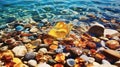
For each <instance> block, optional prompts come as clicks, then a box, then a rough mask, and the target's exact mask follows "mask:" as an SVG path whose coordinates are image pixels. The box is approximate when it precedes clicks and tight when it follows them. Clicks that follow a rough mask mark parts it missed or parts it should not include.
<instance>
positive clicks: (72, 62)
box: [66, 59, 75, 66]
mask: <svg viewBox="0 0 120 67" xmlns="http://www.w3.org/2000/svg"><path fill="white" fill-rule="evenodd" d="M66 61H67V64H68V65H69V66H74V65H75V60H74V59H67V60H66Z"/></svg>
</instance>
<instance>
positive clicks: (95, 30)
mask: <svg viewBox="0 0 120 67" xmlns="http://www.w3.org/2000/svg"><path fill="white" fill-rule="evenodd" d="M88 33H90V34H91V35H93V36H96V37H100V36H103V35H104V28H103V27H102V26H98V25H94V26H92V27H91V28H90V29H89V30H88Z"/></svg>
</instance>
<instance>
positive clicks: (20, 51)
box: [12, 46, 27, 57]
mask: <svg viewBox="0 0 120 67" xmlns="http://www.w3.org/2000/svg"><path fill="white" fill-rule="evenodd" d="M12 51H13V52H14V54H15V56H18V57H22V56H24V55H25V54H26V53H27V49H26V47H25V46H16V47H14V48H13V49H12Z"/></svg>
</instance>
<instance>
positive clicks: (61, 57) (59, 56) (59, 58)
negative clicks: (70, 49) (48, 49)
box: [55, 53, 65, 63]
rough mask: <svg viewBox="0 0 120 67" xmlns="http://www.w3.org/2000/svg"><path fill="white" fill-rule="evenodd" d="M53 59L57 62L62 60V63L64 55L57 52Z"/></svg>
mask: <svg viewBox="0 0 120 67" xmlns="http://www.w3.org/2000/svg"><path fill="white" fill-rule="evenodd" d="M55 60H56V61H57V62H63V63H64V61H65V55H64V54H62V53H59V54H57V55H56V57H55Z"/></svg>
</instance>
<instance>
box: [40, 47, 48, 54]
mask: <svg viewBox="0 0 120 67" xmlns="http://www.w3.org/2000/svg"><path fill="white" fill-rule="evenodd" d="M40 52H42V53H47V52H48V51H47V49H46V48H40V49H39V50H38V53H40Z"/></svg>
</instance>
